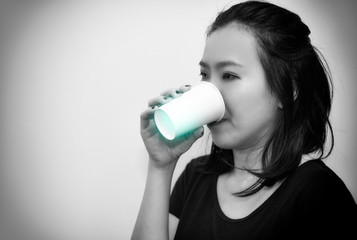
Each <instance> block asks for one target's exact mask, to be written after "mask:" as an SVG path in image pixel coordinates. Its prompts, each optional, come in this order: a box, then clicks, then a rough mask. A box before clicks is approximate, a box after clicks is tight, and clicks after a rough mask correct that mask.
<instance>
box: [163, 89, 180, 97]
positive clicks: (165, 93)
mask: <svg viewBox="0 0 357 240" xmlns="http://www.w3.org/2000/svg"><path fill="white" fill-rule="evenodd" d="M181 94H182V92H181V91H180V90H179V89H177V88H171V89H168V90H165V91H163V92H161V95H162V96H164V98H171V99H172V98H177V97H179V96H181Z"/></svg>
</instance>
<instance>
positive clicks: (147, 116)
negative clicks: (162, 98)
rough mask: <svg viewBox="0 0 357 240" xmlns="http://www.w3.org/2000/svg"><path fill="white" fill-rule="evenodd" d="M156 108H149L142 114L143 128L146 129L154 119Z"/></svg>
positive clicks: (141, 123)
mask: <svg viewBox="0 0 357 240" xmlns="http://www.w3.org/2000/svg"><path fill="white" fill-rule="evenodd" d="M155 110H156V108H147V109H146V110H145V111H143V112H142V113H141V114H140V125H141V129H145V128H147V127H148V126H149V124H150V120H151V119H153V116H154V112H155Z"/></svg>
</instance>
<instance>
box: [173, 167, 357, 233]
mask: <svg viewBox="0 0 357 240" xmlns="http://www.w3.org/2000/svg"><path fill="white" fill-rule="evenodd" d="M194 161H195V160H194ZM217 179H218V175H217V174H204V173H202V172H201V171H198V169H196V168H195V164H193V162H191V163H189V164H188V165H187V166H186V169H185V170H184V172H183V173H182V174H181V176H180V177H179V179H178V180H177V182H176V184H175V187H174V189H173V191H172V194H171V199H170V213H171V214H173V215H175V216H176V217H178V218H179V219H180V222H179V225H178V227H177V231H176V235H175V239H176V240H179V239H184V240H190V239H194V240H199V239H204V240H209V239H217V240H226V239H227V240H229V239H274V240H277V239H286V240H290V239H315V240H317V239H357V238H355V237H356V236H357V234H356V233H357V221H356V219H357V205H356V203H355V201H354V199H353V197H352V195H351V193H350V192H349V191H348V189H347V188H346V186H345V184H344V183H343V181H342V180H341V179H340V178H339V177H338V176H337V175H336V174H335V173H334V172H333V171H332V170H331V169H330V168H328V167H327V166H326V165H325V164H324V163H323V162H322V161H321V160H311V161H308V162H306V163H304V164H302V165H301V166H299V167H298V168H297V170H296V171H295V172H294V173H293V174H292V175H291V176H289V177H288V178H287V179H286V180H285V181H284V182H283V183H282V184H281V185H280V187H279V188H278V189H277V190H276V191H275V192H274V193H273V194H272V195H271V196H270V197H269V198H268V199H267V200H266V201H265V202H264V203H263V204H262V205H261V206H259V207H258V208H257V209H256V210H254V211H253V212H252V213H251V214H249V215H248V216H247V217H244V218H241V219H230V218H229V217H227V216H226V215H225V214H224V213H223V212H222V210H221V208H220V206H219V203H218V198H217V190H216V188H217ZM347 236H348V237H347ZM353 236H355V237H353Z"/></svg>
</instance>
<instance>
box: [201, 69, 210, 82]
mask: <svg viewBox="0 0 357 240" xmlns="http://www.w3.org/2000/svg"><path fill="white" fill-rule="evenodd" d="M200 76H201V78H202V80H206V79H207V78H208V75H207V73H205V72H203V71H200Z"/></svg>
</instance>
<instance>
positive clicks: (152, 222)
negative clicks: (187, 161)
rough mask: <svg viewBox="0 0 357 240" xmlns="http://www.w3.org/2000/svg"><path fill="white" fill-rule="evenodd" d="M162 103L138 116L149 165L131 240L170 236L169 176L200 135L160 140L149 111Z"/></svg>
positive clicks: (161, 101) (154, 103) (160, 99)
mask: <svg viewBox="0 0 357 240" xmlns="http://www.w3.org/2000/svg"><path fill="white" fill-rule="evenodd" d="M181 91H182V90H181ZM174 94H175V91H174V92H171V94H170V96H171V97H177V96H175V95H174ZM165 101H168V100H167V98H164V97H163V96H160V97H158V98H155V99H153V100H151V101H150V102H149V108H148V109H147V110H145V111H144V112H143V113H142V114H141V136H142V138H143V141H144V144H145V147H146V150H147V152H148V154H149V163H148V172H147V179H146V186H145V191H144V196H143V199H142V203H141V207H140V210H139V214H138V218H137V221H136V224H135V227H134V231H133V234H132V237H131V239H132V240H139V239H145V240H149V239H155V240H161V239H162V240H163V239H165V240H167V239H169V235H170V238H171V237H172V236H173V235H174V233H173V232H175V231H176V227H177V224H178V219H177V218H175V217H174V216H170V219H169V199H170V189H171V180H172V175H173V172H174V169H175V166H176V163H177V160H178V159H179V157H180V156H181V155H182V154H183V153H184V152H186V151H187V150H188V149H189V148H190V147H191V146H192V144H193V143H194V142H195V141H196V140H197V139H198V138H200V137H201V136H202V135H203V127H201V128H199V129H197V130H196V131H194V132H192V133H188V134H186V135H185V136H183V137H180V138H178V139H175V140H172V141H167V140H166V139H164V138H163V137H161V136H160V135H159V133H158V131H157V129H156V126H155V123H154V120H153V114H154V111H155V109H153V107H154V106H157V105H161V104H164V103H165ZM169 222H170V226H169ZM169 229H170V234H169Z"/></svg>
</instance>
